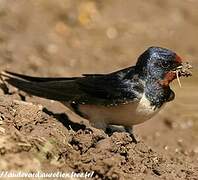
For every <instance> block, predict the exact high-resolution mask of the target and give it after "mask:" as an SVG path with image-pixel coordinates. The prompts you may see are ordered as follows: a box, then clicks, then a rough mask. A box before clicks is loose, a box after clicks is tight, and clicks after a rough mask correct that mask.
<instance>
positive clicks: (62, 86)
mask: <svg viewBox="0 0 198 180" xmlns="http://www.w3.org/2000/svg"><path fill="white" fill-rule="evenodd" d="M1 76H2V77H3V79H4V80H5V81H6V82H8V83H9V84H11V85H13V86H15V87H17V88H18V89H19V90H22V91H24V92H27V93H29V94H32V95H35V96H39V97H43V98H47V99H52V100H58V101H70V100H72V99H74V98H75V97H76V96H77V95H78V94H80V93H81V92H80V91H79V88H78V86H77V85H76V83H75V79H76V78H41V77H31V76H26V75H22V74H17V73H13V72H8V71H5V72H2V73H1Z"/></svg>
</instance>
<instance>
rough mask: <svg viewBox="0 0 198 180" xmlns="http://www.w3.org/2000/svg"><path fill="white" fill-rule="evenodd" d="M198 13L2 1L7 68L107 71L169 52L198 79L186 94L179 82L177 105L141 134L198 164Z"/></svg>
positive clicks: (87, 1) (166, 4) (182, 5)
mask: <svg viewBox="0 0 198 180" xmlns="http://www.w3.org/2000/svg"><path fill="white" fill-rule="evenodd" d="M197 7H198V1H197V0H183V1H181V0H166V1H159V0H150V1H148V0H141V1H134V0H124V1H123V0H108V1H100V0H83V1H81V0H47V1H46V0H28V1H27V0H0V70H3V69H9V70H12V71H15V72H21V73H25V74H30V75H38V76H80V75H81V74H82V73H105V72H111V71H115V70H117V69H121V68H124V67H127V66H131V65H133V64H134V63H135V62H136V59H137V57H138V56H139V55H140V53H142V52H143V51H144V50H145V49H147V48H148V47H150V46H162V47H166V48H170V49H172V50H174V51H175V52H177V53H178V54H179V55H180V56H181V57H183V59H185V60H187V61H189V62H190V63H191V64H192V65H193V67H194V69H193V77H192V78H188V79H182V80H181V82H182V88H179V86H178V84H177V83H176V82H174V83H173V85H172V88H173V89H174V90H175V91H176V100H175V101H174V102H172V103H169V104H168V105H167V107H166V108H165V109H164V110H163V111H162V112H161V113H160V114H159V115H158V116H156V117H155V118H153V120H151V121H148V122H147V123H145V124H143V125H140V126H137V127H136V128H135V131H136V132H137V133H139V134H140V136H141V137H142V138H143V139H145V141H147V143H148V144H150V145H152V146H153V147H155V148H156V149H158V150H162V151H163V152H166V153H177V152H178V151H179V150H178V149H179V148H181V144H182V150H183V149H184V150H185V151H188V152H193V153H194V154H193V157H196V158H193V159H192V161H194V162H195V161H196V160H197V153H198V141H197V140H198V133H197V130H198V113H197V110H198V104H197V103H198V93H197V91H198V84H197V83H198V73H197V70H198V69H197V65H198V61H197V59H198V50H197V48H198V34H197V32H198V11H197ZM153 124H154V125H153ZM176 132H177V133H176ZM192 142H193V143H192ZM167 150H168V151H167ZM184 155H185V153H184Z"/></svg>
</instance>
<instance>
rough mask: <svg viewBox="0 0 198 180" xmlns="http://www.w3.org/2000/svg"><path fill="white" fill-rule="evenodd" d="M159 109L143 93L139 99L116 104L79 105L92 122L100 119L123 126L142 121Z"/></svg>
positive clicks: (80, 109)
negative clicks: (108, 105)
mask: <svg viewBox="0 0 198 180" xmlns="http://www.w3.org/2000/svg"><path fill="white" fill-rule="evenodd" d="M159 110H160V109H159V108H156V107H155V106H151V103H150V101H149V100H148V99H147V98H146V96H145V95H143V96H142V98H141V99H140V100H139V101H135V102H129V103H127V104H120V105H117V106H110V107H107V106H101V105H100V106H99V105H80V106H79V111H80V112H81V113H82V114H83V115H84V117H86V118H87V119H89V120H90V121H91V122H92V123H93V124H94V123H98V122H100V121H101V122H104V123H107V124H114V125H124V126H131V125H135V124H139V123H142V122H144V121H146V120H148V119H150V118H151V117H152V116H154V115H155V114H156V113H157V112H158V111H159Z"/></svg>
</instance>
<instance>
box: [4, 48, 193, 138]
mask: <svg viewBox="0 0 198 180" xmlns="http://www.w3.org/2000/svg"><path fill="white" fill-rule="evenodd" d="M191 67H192V66H191V65H190V64H189V63H187V62H186V63H185V62H183V59H182V58H181V57H180V56H179V55H178V54H177V53H175V52H173V51H172V50H170V49H167V48H162V47H149V48H148V49H146V50H145V51H144V52H143V53H142V54H141V55H140V56H139V57H138V58H137V62H136V64H135V65H132V66H130V67H127V68H124V69H121V70H117V71H114V72H111V73H107V74H83V75H82V76H81V77H33V76H28V75H24V74H18V73H15V72H10V71H4V72H2V73H1V77H3V79H4V81H5V82H7V83H9V84H11V85H12V86H15V87H16V88H18V89H19V90H22V91H24V92H26V93H29V94H31V95H34V96H38V97H42V98H46V99H50V100H55V101H59V102H61V103H63V104H64V105H65V106H66V107H68V108H69V109H70V110H72V111H73V112H75V113H76V114H78V115H79V116H81V117H83V118H85V119H88V120H89V121H90V123H91V124H92V125H93V126H94V127H96V128H99V129H102V130H104V131H106V130H107V129H108V128H112V129H113V127H111V126H114V127H118V128H117V129H116V128H115V129H116V130H115V131H119V127H120V128H121V129H123V131H126V132H128V133H129V134H130V135H131V136H132V137H133V138H134V136H133V126H134V125H137V124H140V123H143V122H145V121H146V120H148V119H151V118H152V117H153V116H154V115H155V114H157V113H158V112H159V111H160V110H161V109H162V108H163V107H164V105H165V104H166V103H167V102H170V101H172V100H173V99H174V98H175V93H174V92H173V90H172V89H171V88H170V83H171V82H172V81H173V80H174V79H176V78H178V80H179V77H181V76H186V77H188V76H190V75H191V72H190V71H189V69H190V68H191Z"/></svg>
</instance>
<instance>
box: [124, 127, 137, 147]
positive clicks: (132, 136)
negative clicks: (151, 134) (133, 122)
mask: <svg viewBox="0 0 198 180" xmlns="http://www.w3.org/2000/svg"><path fill="white" fill-rule="evenodd" d="M124 129H125V131H126V132H128V133H129V135H130V137H131V139H132V141H133V142H134V143H135V144H137V143H138V141H137V140H136V138H135V136H134V134H133V127H124Z"/></svg>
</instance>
